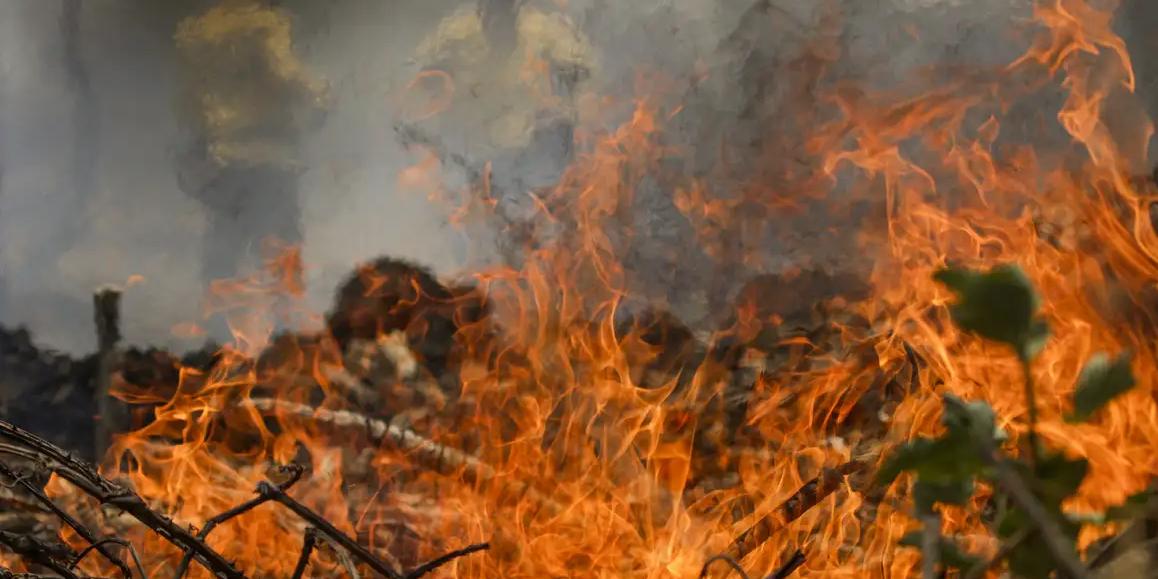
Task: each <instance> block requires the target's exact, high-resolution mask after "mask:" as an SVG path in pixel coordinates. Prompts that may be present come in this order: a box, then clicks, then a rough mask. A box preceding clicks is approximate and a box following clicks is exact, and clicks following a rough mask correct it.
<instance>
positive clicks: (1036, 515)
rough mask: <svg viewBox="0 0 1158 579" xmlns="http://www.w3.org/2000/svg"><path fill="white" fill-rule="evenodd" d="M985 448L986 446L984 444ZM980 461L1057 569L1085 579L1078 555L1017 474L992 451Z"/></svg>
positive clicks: (1072, 577) (988, 450) (1075, 578)
mask: <svg viewBox="0 0 1158 579" xmlns="http://www.w3.org/2000/svg"><path fill="white" fill-rule="evenodd" d="M987 446H988V445H987ZM981 459H982V460H983V461H984V462H985V463H986V464H987V465H989V466H990V467H991V468H993V470H994V471H995V473H996V474H997V482H998V484H999V485H1000V486H1001V488H1002V489H1003V490H1004V491H1005V492H1006V493H1008V494H1009V498H1010V499H1011V500H1012V501H1013V502H1014V503H1015V504H1016V505H1017V506H1018V507H1019V508H1020V509H1021V510H1023V511H1025V514H1026V516H1028V517H1029V519H1030V520H1031V521H1032V522H1033V524H1034V526H1035V527H1037V530H1038V532H1040V533H1041V537H1042V540H1043V542H1044V543H1045V546H1046V548H1047V549H1049V554H1050V555H1051V556H1052V557H1053V560H1054V561H1055V562H1056V563H1057V564H1058V569H1059V571H1061V573H1062V574H1063V575H1064V576H1065V577H1068V578H1069V579H1086V578H1087V577H1089V573H1088V572H1087V570H1086V568H1085V566H1083V565H1082V562H1081V560H1080V559H1078V556H1077V553H1074V551H1073V550H1072V549H1071V548H1070V547H1068V546H1067V545H1068V544H1069V543H1070V541H1069V540H1068V539H1067V538H1066V536H1065V534H1064V533H1063V532H1062V530H1061V528H1060V527H1058V525H1057V522H1055V521H1054V520H1053V517H1052V516H1051V515H1050V514H1049V512H1048V511H1046V509H1045V507H1044V506H1042V504H1041V502H1040V501H1038V500H1037V497H1035V496H1033V492H1031V491H1030V490H1029V487H1027V486H1026V485H1025V482H1024V481H1022V480H1021V477H1020V476H1018V474H1017V472H1016V471H1014V470H1013V469H1012V468H1010V467H1009V464H1008V463H1006V462H1005V461H1004V460H1003V459H1002V458H1001V457H1000V456H998V454H997V451H996V450H995V449H993V448H985V449H982V452H981Z"/></svg>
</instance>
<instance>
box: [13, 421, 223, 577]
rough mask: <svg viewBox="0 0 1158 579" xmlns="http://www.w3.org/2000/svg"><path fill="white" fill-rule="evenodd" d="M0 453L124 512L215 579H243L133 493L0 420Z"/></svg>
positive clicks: (22, 430) (63, 452)
mask: <svg viewBox="0 0 1158 579" xmlns="http://www.w3.org/2000/svg"><path fill="white" fill-rule="evenodd" d="M0 453H2V454H11V455H14V456H19V457H22V458H25V459H28V460H30V461H33V462H35V463H37V464H39V465H41V466H42V467H44V468H46V469H48V470H51V471H52V472H54V473H56V474H57V476H59V477H60V478H62V479H64V480H66V481H68V482H69V483H71V484H72V485H73V486H75V487H77V488H78V489H80V490H81V491H82V492H84V493H85V494H87V495H89V496H91V497H92V498H94V499H96V500H97V501H98V502H100V503H101V504H103V505H108V506H111V507H114V508H117V509H119V510H121V511H123V512H125V513H126V514H128V515H129V516H131V517H133V518H134V519H136V520H138V521H140V522H141V523H142V524H144V525H145V526H146V527H149V528H150V529H152V530H153V531H154V532H155V533H157V534H158V535H161V537H163V538H164V539H165V540H167V541H169V542H170V543H173V544H174V545H176V546H177V547H178V548H179V549H181V550H182V551H184V552H191V553H193V557H194V558H195V559H197V561H198V562H199V563H201V564H202V565H204V566H205V568H206V569H208V570H209V571H211V572H212V573H213V574H214V575H215V576H217V577H221V578H224V579H244V577H245V576H244V575H243V574H242V573H241V571H238V570H237V568H236V567H234V566H233V564H232V563H230V562H229V561H227V560H226V559H225V558H224V557H222V556H221V554H220V553H218V552H217V551H214V550H213V549H212V548H210V547H209V546H208V545H206V544H205V542H204V541H202V540H200V539H198V538H197V537H194V536H193V535H192V534H191V533H190V532H189V531H187V530H185V529H184V528H183V527H181V526H180V525H178V524H176V523H174V522H173V521H172V519H170V518H168V517H166V516H164V515H162V514H160V513H157V512H156V511H154V510H152V509H150V508H149V507H148V506H147V505H146V504H145V501H144V499H142V498H141V497H140V496H139V495H137V494H136V493H135V492H133V491H132V490H130V489H128V488H125V487H124V486H122V485H119V484H117V483H114V482H112V481H110V480H108V479H106V478H104V477H103V476H101V475H100V473H98V472H97V471H96V469H95V468H93V467H92V466H90V465H88V464H87V463H85V462H84V461H81V460H79V459H77V458H74V457H73V456H72V455H70V454H69V453H67V452H65V451H64V450H63V449H61V448H60V447H58V446H56V445H54V444H52V443H50V442H48V441H47V440H44V439H43V438H40V437H39V436H37V435H35V434H32V433H31V432H28V431H26V430H24V429H22V428H19V427H17V426H15V425H13V424H11V423H9V422H5V421H2V420H0Z"/></svg>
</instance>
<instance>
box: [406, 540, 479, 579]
mask: <svg viewBox="0 0 1158 579" xmlns="http://www.w3.org/2000/svg"><path fill="white" fill-rule="evenodd" d="M490 548H491V545H490V543H476V544H474V545H468V546H466V547H463V548H461V549H455V550H454V551H451V552H449V553H447V554H445V555H443V556H441V557H438V558H436V559H432V560H430V561H427V562H426V563H423V564H421V565H419V566H418V567H415V568H414V570H413V571H411V572H409V573H407V574H406V579H418V578H419V577H422V576H424V575H426V574H427V573H430V572H432V571H434V570H435V569H438V568H439V567H442V566H443V565H446V564H447V563H450V562H451V561H454V560H455V559H458V558H461V557H465V556H467V555H470V554H471V553H477V552H479V551H485V550H487V549H490Z"/></svg>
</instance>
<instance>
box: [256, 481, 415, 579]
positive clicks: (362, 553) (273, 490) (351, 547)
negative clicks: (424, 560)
mask: <svg viewBox="0 0 1158 579" xmlns="http://www.w3.org/2000/svg"><path fill="white" fill-rule="evenodd" d="M257 492H258V493H259V494H261V495H262V496H263V497H267V498H266V500H269V501H274V502H276V503H279V504H281V505H282V506H284V507H286V508H287V509H289V510H291V511H293V512H294V514H295V515H297V516H299V517H301V518H302V520H304V521H306V522H307V523H309V524H310V525H311V526H313V527H315V528H317V530H318V533H319V534H321V535H324V536H325V537H326V538H328V539H330V540H331V541H333V542H334V543H337V544H338V545H340V546H341V547H342V548H343V549H345V550H346V551H348V552H349V553H350V554H351V555H353V556H354V557H357V558H358V559H359V560H360V561H362V562H363V563H365V564H367V565H369V566H370V568H371V569H373V570H375V571H377V572H378V573H380V574H382V575H385V576H386V577H389V578H390V579H403V578H404V575H402V574H401V573H399V572H398V571H395V570H394V569H391V568H390V566H389V565H387V564H386V563H384V562H383V561H382V560H381V559H379V558H378V557H375V556H374V554H373V553H371V552H369V551H367V550H366V548H365V547H363V546H361V545H359V544H358V542H357V541H355V540H354V539H351V538H350V537H349V535H346V534H345V533H343V532H342V531H339V530H338V528H337V527H335V526H334V525H332V524H331V523H330V522H329V521H327V520H325V519H323V518H322V516H321V515H319V514H317V513H315V512H313V511H312V510H310V509H309V507H307V506H305V505H303V504H301V503H299V502H297V501H296V500H294V499H293V498H292V497H290V496H289V495H287V494H285V492H283V491H282V490H281V489H279V488H278V487H277V486H275V485H272V484H270V483H268V482H266V481H262V482H260V483H257Z"/></svg>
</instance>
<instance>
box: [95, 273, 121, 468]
mask: <svg viewBox="0 0 1158 579" xmlns="http://www.w3.org/2000/svg"><path fill="white" fill-rule="evenodd" d="M92 301H93V313H94V319H95V321H96V333H97V353H98V365H97V377H96V381H97V383H96V408H95V409H94V410H95V412H96V417H97V422H96V433H95V434H94V435H93V442H94V444H95V445H96V446H95V448H94V449H93V453H94V454H93V458H95V459H97V460H99V459H100V457H102V456H104V454H105V451H107V450H108V448H109V443H110V442H111V440H112V432H113V431H114V429H115V428H116V427H117V422H118V421H119V418H120V414H119V413H118V412H117V407H116V405H115V401H114V399H113V397H112V395H111V393H110V390H111V388H112V378H113V371H114V369H115V368H116V364H117V342H119V341H120V339H121V330H120V317H121V292H120V291H118V290H116V289H114V288H101V289H100V290H97V292H96V293H95V294H93V297H92Z"/></svg>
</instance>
